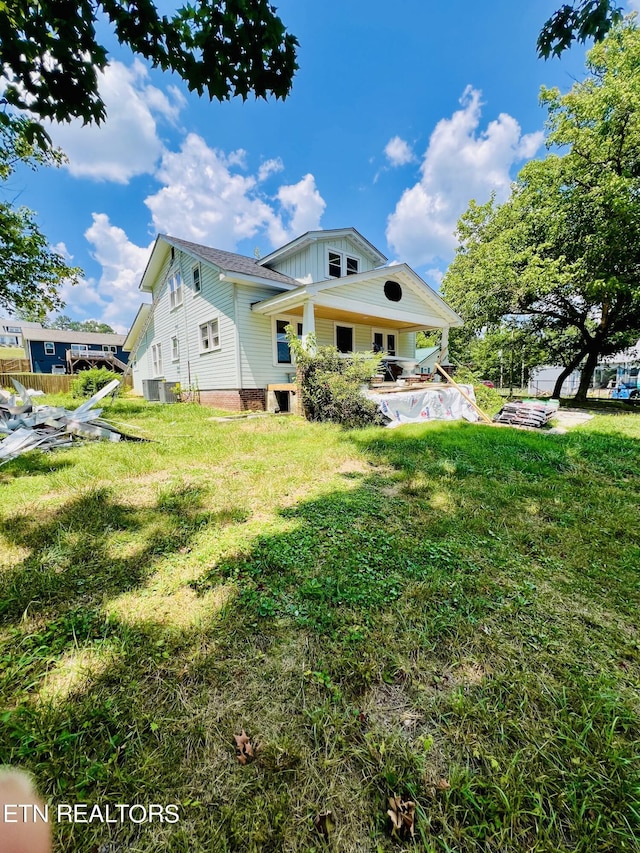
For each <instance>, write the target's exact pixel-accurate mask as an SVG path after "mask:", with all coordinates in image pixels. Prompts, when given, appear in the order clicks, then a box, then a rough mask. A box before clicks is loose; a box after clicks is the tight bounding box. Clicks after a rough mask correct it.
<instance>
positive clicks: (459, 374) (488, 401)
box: [455, 367, 504, 415]
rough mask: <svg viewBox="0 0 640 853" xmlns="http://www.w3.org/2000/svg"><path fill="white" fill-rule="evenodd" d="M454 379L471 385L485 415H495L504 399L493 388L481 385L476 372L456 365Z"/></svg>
mask: <svg viewBox="0 0 640 853" xmlns="http://www.w3.org/2000/svg"><path fill="white" fill-rule="evenodd" d="M455 379H456V382H461V383H463V384H465V385H473V393H474V395H475V398H476V403H477V404H478V406H479V407H480V408H481V409H482V411H483V412H485V413H486V414H487V415H495V414H496V412H499V411H500V409H501V408H502V406H503V404H504V400H503V399H502V397H501V396H500V394H498V392H497V391H496V389H495V388H488V387H487V386H486V385H483V384H482V381H481V377H480V376H479V375H478V373H477V372H474V371H472V370H470V369H469V368H468V367H458V368H457V369H456V376H455Z"/></svg>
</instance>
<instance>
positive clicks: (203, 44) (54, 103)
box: [0, 0, 297, 123]
mask: <svg viewBox="0 0 640 853" xmlns="http://www.w3.org/2000/svg"><path fill="white" fill-rule="evenodd" d="M104 19H106V21H107V22H108V24H109V25H110V26H111V29H112V31H113V32H114V33H115V36H116V38H117V39H118V41H119V42H120V44H125V45H128V46H129V47H130V48H131V49H132V50H133V51H134V52H135V53H138V54H140V55H141V56H143V57H144V58H145V59H147V60H149V61H150V63H151V64H152V65H153V66H154V67H160V68H162V69H163V70H164V71H174V72H176V73H177V74H178V75H179V76H180V77H182V79H183V80H184V81H185V83H186V84H187V87H188V88H189V90H190V91H192V92H197V93H198V94H199V95H202V94H205V93H206V94H207V95H208V97H209V98H210V99H212V100H213V99H214V98H216V99H218V100H221V101H222V100H226V99H228V98H230V97H232V96H234V95H239V96H240V97H241V98H242V99H243V100H245V99H246V98H247V96H248V95H249V94H250V93H254V94H255V95H256V96H257V97H262V98H266V97H267V96H268V95H271V94H272V95H275V97H276V98H284V97H286V95H287V94H288V92H289V90H290V88H291V81H292V78H293V74H294V73H295V71H296V68H297V64H296V45H297V40H296V39H295V38H294V37H293V36H292V35H289V34H288V33H287V32H286V30H285V27H284V25H283V23H282V21H281V20H280V18H279V17H278V16H277V15H276V14H275V8H274V7H273V6H271V5H270V4H269V3H268V2H266V0H195V2H194V3H192V4H186V5H184V6H182V7H181V8H180V9H178V10H177V11H176V12H175V13H174V14H173V15H172V16H167V15H165V14H162V13H161V12H160V11H159V10H158V8H157V7H156V5H155V4H154V3H153V2H151V0H140V2H137V3H133V4H132V3H129V2H125V1H124V0H102V2H96V0H80V2H78V3H67V4H63V5H61V4H60V3H59V2H57V0H42V2H40V3H37V4H33V3H25V2H23V0H7V2H6V3H3V4H2V5H1V6H0V63H1V64H2V67H3V69H4V73H5V75H6V77H7V78H8V80H9V84H8V85H7V87H6V89H5V97H6V98H7V100H8V102H9V103H10V104H12V105H13V106H15V107H18V108H19V109H21V110H27V109H28V110H30V112H31V113H35V114H36V115H37V116H40V117H45V118H50V119H53V120H55V121H69V120H70V119H72V118H80V119H82V120H83V121H84V122H97V123H100V122H102V121H103V120H104V118H105V115H106V113H105V106H104V102H103V101H102V98H101V97H100V93H99V91H98V76H97V72H98V71H102V70H103V69H104V68H105V66H106V65H107V62H108V54H107V49H106V48H105V47H104V46H103V45H102V44H100V42H99V41H98V40H97V36H96V23H97V21H98V20H100V22H101V24H103V23H104Z"/></svg>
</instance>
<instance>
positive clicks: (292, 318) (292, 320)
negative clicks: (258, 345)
mask: <svg viewBox="0 0 640 853" xmlns="http://www.w3.org/2000/svg"><path fill="white" fill-rule="evenodd" d="M271 320H272V323H271V330H272V334H271V339H272V341H273V366H274V367H291V366H293V365H294V364H295V363H296V361H295V359H294V357H293V353H290V355H291V361H279V360H278V322H277V321H278V320H279V321H280V322H281V323H286V324H287V325H291V326H294V328H295V329H296V330H298V337H299V338H301V337H302V331H299V329H300V327H301V326H302V320H301V319H300V316H299V315H298V316H296V315H295V314H279V315H278V316H277V317H272V318H271Z"/></svg>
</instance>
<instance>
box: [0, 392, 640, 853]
mask: <svg viewBox="0 0 640 853" xmlns="http://www.w3.org/2000/svg"><path fill="white" fill-rule="evenodd" d="M213 414H214V413H213V412H212V411H211V410H210V409H206V408H200V407H197V406H192V405H190V404H184V405H174V406H153V405H149V404H145V403H142V402H136V401H126V400H124V401H121V402H117V403H115V404H114V405H113V406H112V407H111V409H110V412H109V414H108V416H109V417H110V419H111V420H112V421H117V422H119V423H121V424H123V425H126V427H125V428H126V429H127V430H136V431H137V432H138V433H140V434H145V435H148V436H150V437H152V438H153V439H154V441H153V443H149V444H144V445H140V444H129V443H122V444H108V445H107V444H87V445H85V446H82V447H78V448H74V449H72V450H68V451H60V452H58V453H56V454H49V455H31V456H25V457H22V458H21V459H19V460H16V461H14V462H11V463H9V464H7V465H6V466H4V467H2V468H0V584H1V590H0V661H1V669H0V691H1V699H0V701H1V704H2V711H0V763H2V762H5V763H11V764H20V765H22V766H25V767H27V768H29V769H31V770H32V771H33V773H34V774H35V777H36V780H37V782H38V784H39V786H40V788H41V790H42V791H43V792H44V793H45V794H46V796H47V797H48V798H49V799H50V801H51V802H52V803H75V802H81V803H99V804H103V805H104V804H106V803H110V804H116V803H125V804H133V803H142V804H148V803H158V804H167V803H178V804H179V806H180V809H179V810H180V821H179V823H177V824H173V825H170V824H167V823H164V824H161V823H159V822H157V821H154V822H153V823H151V824H143V825H139V826H138V825H135V824H133V823H124V824H122V825H119V824H113V825H109V826H105V825H102V824H100V823H98V824H88V825H81V824H75V825H69V824H64V825H61V826H59V827H58V828H57V829H56V842H57V848H56V849H57V850H58V851H69V853H71V851H74V853H96V851H100V853H121V851H135V853H157V851H171V852H172V853H200V851H202V853H204V851H207V853H212V851H213V852H214V853H225V852H226V851H247V853H258V851H273V853H277V851H285V852H286V853H293V851H299V853H302V851H305V853H312V851H317V853H320V851H325V850H332V851H336V853H369V851H371V853H379V852H381V851H394V850H404V849H419V850H424V851H434V853H435V851H439V853H440V851H442V853H445V851H456V853H459V852H460V853H466V851H469V852H470V851H474V853H476V851H477V853H479V852H480V851H482V853H503V851H504V853H506V851H516V853H525V851H527V853H530V852H531V853H532V852H533V851H535V853H542V851H548V853H559V851H567V853H568V851H579V853H594V852H595V851H597V852H598V853H600V851H602V853H605V851H607V853H609V851H610V853H619V851H637V850H639V849H640V846H639V842H638V838H639V837H640V779H639V768H640V725H639V723H640V698H639V697H640V694H639V686H640V632H639V624H640V623H639V619H640V616H639V604H640V570H639V567H640V417H639V416H638V415H635V414H626V413H622V414H617V415H615V414H610V415H599V416H597V417H596V418H595V419H594V420H593V421H591V422H590V423H589V424H587V425H586V426H584V427H582V428H580V429H574V430H572V431H571V432H569V433H567V434H566V435H542V434H536V433H532V432H522V431H516V430H510V429H497V428H496V429H494V428H491V427H483V426H475V425H470V424H466V423H455V424H440V425H419V426H410V427H403V428H402V429H399V430H395V431H394V430H383V429H369V430H362V431H352V432H347V431H342V430H340V429H339V428H337V427H333V426H330V425H322V424H307V423H305V422H303V421H302V420H300V419H297V418H293V417H271V418H269V417H264V418H256V419H245V420H239V421H237V422H233V423H229V422H224V423H221V422H216V421H214V420H212V415H213ZM243 729H244V730H245V731H246V733H247V735H248V736H249V737H250V738H251V743H252V746H253V747H254V748H255V749H254V752H255V753H256V757H255V760H253V761H249V762H248V763H247V764H245V765H242V764H241V763H240V762H239V761H238V760H237V758H236V755H235V747H234V735H238V734H240V732H241V731H242V730H243ZM394 795H397V796H398V797H401V798H402V799H403V800H411V801H414V802H415V803H416V813H415V833H416V840H415V841H411V839H403V838H394V837H392V835H391V833H390V821H389V818H388V816H387V809H388V808H389V804H388V798H389V797H391V796H394ZM328 811H330V812H331V813H332V820H325V819H323V818H320V819H319V820H318V821H317V822H318V825H319V829H318V828H317V827H316V826H315V824H314V820H315V819H316V818H317V817H318V816H319V815H323V814H325V813H326V812H328ZM325 826H327V827H328V829H327V832H328V838H327V837H326V836H325V834H323V830H324V828H325Z"/></svg>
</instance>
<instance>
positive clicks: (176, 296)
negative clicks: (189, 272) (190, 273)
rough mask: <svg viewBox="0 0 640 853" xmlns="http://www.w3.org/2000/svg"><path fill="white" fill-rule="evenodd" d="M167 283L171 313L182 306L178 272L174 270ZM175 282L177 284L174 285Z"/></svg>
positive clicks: (181, 283) (180, 281) (180, 279)
mask: <svg viewBox="0 0 640 853" xmlns="http://www.w3.org/2000/svg"><path fill="white" fill-rule="evenodd" d="M168 282H169V307H170V309H171V311H173V310H174V308H179V307H180V306H181V305H182V285H183V281H182V275H181V274H180V270H174V272H172V273H171V275H170V276H169V279H168ZM176 282H177V284H176Z"/></svg>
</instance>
